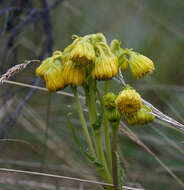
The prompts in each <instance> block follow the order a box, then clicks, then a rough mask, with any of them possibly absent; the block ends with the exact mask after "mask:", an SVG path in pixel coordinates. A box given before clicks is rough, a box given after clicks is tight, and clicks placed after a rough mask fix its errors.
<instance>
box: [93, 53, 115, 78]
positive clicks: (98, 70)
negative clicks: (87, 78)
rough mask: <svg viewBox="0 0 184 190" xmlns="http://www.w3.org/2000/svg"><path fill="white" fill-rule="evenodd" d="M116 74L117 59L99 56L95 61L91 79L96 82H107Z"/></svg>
mask: <svg viewBox="0 0 184 190" xmlns="http://www.w3.org/2000/svg"><path fill="white" fill-rule="evenodd" d="M117 74H118V59H117V57H116V56H113V55H112V56H111V57H109V56H105V55H101V56H99V57H97V58H96V59H95V66H94V69H93V71H92V77H93V78H94V79H96V80H109V79H112V78H113V77H114V76H116V75H117Z"/></svg>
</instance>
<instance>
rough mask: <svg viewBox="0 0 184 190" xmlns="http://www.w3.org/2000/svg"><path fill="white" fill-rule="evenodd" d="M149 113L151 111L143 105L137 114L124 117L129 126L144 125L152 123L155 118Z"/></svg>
mask: <svg viewBox="0 0 184 190" xmlns="http://www.w3.org/2000/svg"><path fill="white" fill-rule="evenodd" d="M149 112H152V110H151V109H150V108H149V107H148V106H146V105H144V104H143V105H142V107H141V109H140V110H139V111H138V112H136V113H134V114H130V115H126V116H125V118H126V120H127V122H128V124H130V125H137V124H140V125H144V124H147V123H150V122H152V121H153V120H154V118H155V116H153V115H152V114H150V113H149Z"/></svg>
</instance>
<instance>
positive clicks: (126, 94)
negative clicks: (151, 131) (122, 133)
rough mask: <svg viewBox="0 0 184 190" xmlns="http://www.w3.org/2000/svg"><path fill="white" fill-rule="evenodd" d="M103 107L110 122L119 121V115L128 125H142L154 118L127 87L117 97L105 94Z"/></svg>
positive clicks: (138, 97) (135, 94) (112, 94)
mask: <svg viewBox="0 0 184 190" xmlns="http://www.w3.org/2000/svg"><path fill="white" fill-rule="evenodd" d="M103 105H104V107H105V109H106V113H107V117H108V120H109V121H111V122H115V121H117V120H119V119H120V118H121V115H122V116H124V117H125V119H126V120H127V122H128V124H130V125H136V124H140V125H144V124H147V123H150V122H152V121H153V120H154V118H155V117H154V116H153V115H152V114H151V112H152V110H151V109H150V108H149V107H148V106H146V105H145V104H143V103H142V99H141V96H140V95H139V94H138V93H137V92H136V91H135V90H134V89H133V88H132V87H130V86H129V85H127V86H126V88H125V89H124V90H123V91H121V92H120V93H119V95H117V96H116V95H115V94H114V93H112V92H109V93H107V94H105V95H104V96H103Z"/></svg>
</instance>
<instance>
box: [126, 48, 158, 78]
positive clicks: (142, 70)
mask: <svg viewBox="0 0 184 190" xmlns="http://www.w3.org/2000/svg"><path fill="white" fill-rule="evenodd" d="M129 65H130V71H131V73H132V75H133V77H134V78H136V79H140V78H142V77H144V76H146V75H147V74H150V73H152V72H153V70H154V69H155V67H154V64H153V61H152V60H151V59H149V58H148V57H146V56H144V55H141V54H138V53H136V52H133V51H132V52H131V53H130V59H129Z"/></svg>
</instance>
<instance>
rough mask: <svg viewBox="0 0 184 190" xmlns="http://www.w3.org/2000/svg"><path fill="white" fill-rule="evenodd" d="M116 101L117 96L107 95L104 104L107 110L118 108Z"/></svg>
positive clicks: (104, 97) (110, 93) (109, 93)
mask: <svg viewBox="0 0 184 190" xmlns="http://www.w3.org/2000/svg"><path fill="white" fill-rule="evenodd" d="M115 99H116V95H115V94H114V93H112V92H108V93H107V94H105V95H104V96H103V104H104V107H105V108H107V109H113V108H115V107H116V105H115V102H114V101H115Z"/></svg>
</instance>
